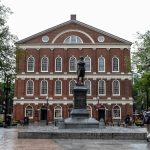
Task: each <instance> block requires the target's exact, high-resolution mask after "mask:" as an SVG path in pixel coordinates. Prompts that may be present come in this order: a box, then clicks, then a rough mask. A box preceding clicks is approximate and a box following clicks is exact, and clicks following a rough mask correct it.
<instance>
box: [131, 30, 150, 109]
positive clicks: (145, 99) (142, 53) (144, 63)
mask: <svg viewBox="0 0 150 150" xmlns="http://www.w3.org/2000/svg"><path fill="white" fill-rule="evenodd" d="M132 61H133V65H134V66H135V68H134V69H135V70H134V71H135V72H136V74H137V75H136V78H134V85H133V91H134V99H135V102H136V107H137V108H138V109H140V108H141V109H147V107H148V106H150V100H149V95H150V31H147V32H146V33H145V34H140V33H138V38H137V41H136V42H135V44H134V53H133V57H132ZM135 93H136V94H135Z"/></svg>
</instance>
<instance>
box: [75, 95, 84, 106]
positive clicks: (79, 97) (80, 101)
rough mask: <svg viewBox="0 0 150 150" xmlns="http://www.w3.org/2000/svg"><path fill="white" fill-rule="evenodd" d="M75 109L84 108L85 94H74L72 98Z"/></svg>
mask: <svg viewBox="0 0 150 150" xmlns="http://www.w3.org/2000/svg"><path fill="white" fill-rule="evenodd" d="M74 108H75V109H85V108H86V96H85V95H76V96H75V100H74Z"/></svg>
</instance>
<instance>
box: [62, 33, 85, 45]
mask: <svg viewBox="0 0 150 150" xmlns="http://www.w3.org/2000/svg"><path fill="white" fill-rule="evenodd" d="M72 36H75V38H76V42H75V43H71V37H72ZM67 38H69V43H66V42H65V41H66V39H67ZM77 38H79V39H80V41H81V43H77ZM63 43H64V44H82V43H83V40H82V39H81V38H80V37H79V36H77V35H70V36H68V37H66V38H65V40H64V42H63Z"/></svg>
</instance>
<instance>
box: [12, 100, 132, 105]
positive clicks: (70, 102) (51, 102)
mask: <svg viewBox="0 0 150 150" xmlns="http://www.w3.org/2000/svg"><path fill="white" fill-rule="evenodd" d="M29 103H30V104H36V105H38V104H41V103H42V104H46V103H47V101H46V100H45V99H42V100H41V99H40V100H39V99H14V100H13V104H14V105H16V104H21V105H23V104H29ZM99 103H100V104H108V105H111V104H121V105H125V104H130V105H133V100H130V99H125V100H120V99H118V100H117V99H112V100H106V99H105V100H100V101H99ZM48 104H49V105H53V104H65V105H66V104H73V100H55V99H53V100H49V101H48ZM87 104H93V105H96V104H97V100H87Z"/></svg>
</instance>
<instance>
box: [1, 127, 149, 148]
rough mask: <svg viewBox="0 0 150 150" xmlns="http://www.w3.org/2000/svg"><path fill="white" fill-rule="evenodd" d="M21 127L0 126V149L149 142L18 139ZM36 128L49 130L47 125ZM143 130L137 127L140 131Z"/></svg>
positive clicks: (121, 145)
mask: <svg viewBox="0 0 150 150" xmlns="http://www.w3.org/2000/svg"><path fill="white" fill-rule="evenodd" d="M23 128H24V127H23ZM23 128H22V127H17V128H7V129H5V128H0V150H150V142H149V143H148V142H146V141H145V140H132V141H129V140H88V139H86V140H85V139H82V140H81V139H67V140H66V139H53V140H51V139H18V138H17V134H18V131H20V130H22V129H23ZM25 128H26V127H25ZM29 128H32V129H33V128H36V127H33V126H30V127H29ZM29 128H28V129H29ZM38 128H39V129H41V130H42V129H43V128H45V130H49V129H48V127H47V126H45V127H44V126H43V127H38ZM109 129H110V128H109ZM114 129H115V130H116V131H117V130H120V128H117V127H115V128H114ZM33 130H35V129H33ZM56 130H57V129H56ZM110 130H111V129H110ZM124 130H125V131H127V130H128V129H124ZM134 130H135V129H133V130H132V131H134ZM143 130H144V131H145V128H139V131H140V132H141V131H143Z"/></svg>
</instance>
